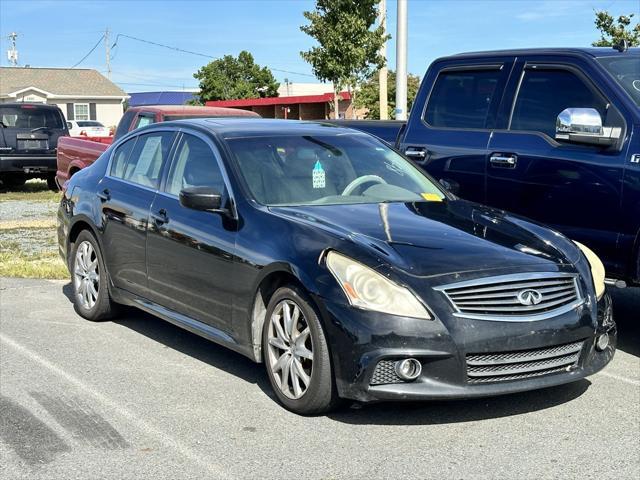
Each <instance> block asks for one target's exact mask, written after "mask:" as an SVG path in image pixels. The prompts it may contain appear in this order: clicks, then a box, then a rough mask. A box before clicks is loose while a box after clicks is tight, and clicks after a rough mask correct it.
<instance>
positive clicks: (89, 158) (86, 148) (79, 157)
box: [56, 137, 109, 186]
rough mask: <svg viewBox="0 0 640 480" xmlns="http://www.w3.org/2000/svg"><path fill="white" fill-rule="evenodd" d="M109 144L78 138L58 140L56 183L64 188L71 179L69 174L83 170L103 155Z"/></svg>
mask: <svg viewBox="0 0 640 480" xmlns="http://www.w3.org/2000/svg"><path fill="white" fill-rule="evenodd" d="M107 148H109V144H107V143H103V142H100V141H95V140H89V139H84V138H78V137H61V138H60V140H58V171H57V172H56V182H57V183H58V185H59V186H62V184H63V183H64V182H66V181H67V180H68V179H69V176H70V175H69V174H68V173H67V172H73V171H75V170H81V169H83V168H85V167H87V166H89V165H91V164H92V163H93V162H94V161H96V159H97V158H98V157H99V156H100V155H102V154H103V153H104V152H105V151H106V150H107Z"/></svg>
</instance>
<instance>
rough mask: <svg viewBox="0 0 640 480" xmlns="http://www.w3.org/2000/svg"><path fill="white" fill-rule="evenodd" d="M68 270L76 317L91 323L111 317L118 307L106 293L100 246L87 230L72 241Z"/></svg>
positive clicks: (106, 286) (106, 285)
mask: <svg viewBox="0 0 640 480" xmlns="http://www.w3.org/2000/svg"><path fill="white" fill-rule="evenodd" d="M69 267H70V268H69V270H70V272H71V283H72V286H73V307H74V309H75V311H76V312H77V313H78V315H80V316H81V317H83V318H86V319H87V320H91V321H94V322H97V321H102V320H108V319H110V318H113V317H115V316H116V315H117V313H118V305H117V304H116V303H115V302H114V301H113V300H112V299H111V295H110V294H109V286H108V281H109V280H108V277H109V275H108V273H107V270H106V268H105V266H104V261H103V259H102V254H101V252H100V246H99V245H98V242H97V240H96V238H95V237H94V236H93V235H92V234H91V233H90V232H89V231H88V230H83V231H82V232H80V234H79V235H78V238H76V241H75V243H74V244H73V249H72V253H71V258H70V262H69Z"/></svg>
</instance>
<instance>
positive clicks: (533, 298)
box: [518, 290, 542, 306]
mask: <svg viewBox="0 0 640 480" xmlns="http://www.w3.org/2000/svg"><path fill="white" fill-rule="evenodd" d="M518 301H519V302H520V303H521V304H522V305H525V306H530V305H537V304H539V303H540V302H541V301H542V294H541V293H540V292H538V291H537V290H520V291H519V292H518Z"/></svg>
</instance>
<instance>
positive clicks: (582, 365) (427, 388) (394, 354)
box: [319, 294, 616, 402]
mask: <svg viewBox="0 0 640 480" xmlns="http://www.w3.org/2000/svg"><path fill="white" fill-rule="evenodd" d="M319 300H320V302H319V303H320V305H321V312H322V314H323V317H324V323H325V327H326V330H327V331H328V336H329V340H330V342H329V344H330V345H331V347H332V352H331V353H332V359H333V367H334V371H335V376H336V385H337V388H338V393H339V395H340V396H341V397H344V398H349V399H353V400H358V401H362V402H371V401H380V400H435V399H455V398H472V397H483V396H492V395H502V394H507V393H515V392H521V391H526V390H534V389H538V388H545V387H551V386H555V385H561V384H565V383H569V382H573V381H576V380H579V379H581V378H584V377H586V376H589V375H592V374H594V373H596V372H597V371H599V370H601V369H602V368H604V366H605V365H606V364H607V363H609V361H611V359H612V358H613V356H614V353H615V349H616V327H615V323H614V322H613V317H612V315H611V301H610V298H609V296H608V294H606V295H605V296H604V297H603V298H602V299H601V300H600V302H598V305H597V314H596V313H595V312H596V308H592V307H594V306H593V305H591V307H590V305H589V302H586V303H585V304H583V305H581V306H579V307H577V308H576V309H574V310H572V311H570V312H566V313H564V314H562V315H559V316H557V317H554V318H550V319H546V320H543V321H536V322H513V323H512V322H504V321H500V322H492V321H478V320H469V319H455V320H454V321H455V322H456V325H455V328H452V327H451V326H449V328H446V327H445V326H444V324H443V323H441V322H439V321H437V320H436V321H432V320H420V319H411V318H402V317H394V316H391V315H384V314H376V313H374V312H363V311H359V310H356V309H353V308H351V307H349V306H346V305H340V304H337V303H332V302H327V301H324V300H323V299H319ZM596 315H597V318H595V317H596ZM605 317H606V319H605ZM605 332H606V333H607V334H608V335H609V345H608V346H607V348H605V349H604V350H602V351H599V350H598V349H597V348H596V346H595V343H596V339H597V338H598V336H599V335H601V334H602V333H605ZM576 342H582V344H581V345H582V346H581V348H580V350H579V354H576V355H577V360H576V362H575V364H573V365H571V366H570V367H567V368H566V369H563V370H562V371H554V372H553V373H548V374H544V375H540V376H532V377H529V378H521V379H512V380H500V381H495V382H494V381H490V382H487V383H474V382H473V381H472V379H470V378H469V377H468V376H467V368H468V367H467V355H468V354H492V353H496V354H500V353H511V352H523V351H524V352H526V351H533V350H536V349H548V348H549V347H555V346H560V345H566V344H575V343H576ZM405 358H415V359H417V360H419V361H420V363H421V364H422V373H421V375H420V376H419V377H418V378H417V379H416V380H414V381H411V382H404V381H401V380H400V379H399V378H397V377H396V378H395V380H394V379H393V375H391V376H390V377H389V380H388V383H382V384H379V377H376V379H377V380H376V381H377V382H378V384H372V383H375V382H373V377H374V372H375V370H376V366H377V365H378V364H379V362H381V361H395V360H399V359H405Z"/></svg>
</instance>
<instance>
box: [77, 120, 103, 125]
mask: <svg viewBox="0 0 640 480" xmlns="http://www.w3.org/2000/svg"><path fill="white" fill-rule="evenodd" d="M78 126H79V127H104V125H102V124H101V123H100V122H88V121H85V120H83V121H80V122H78Z"/></svg>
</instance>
